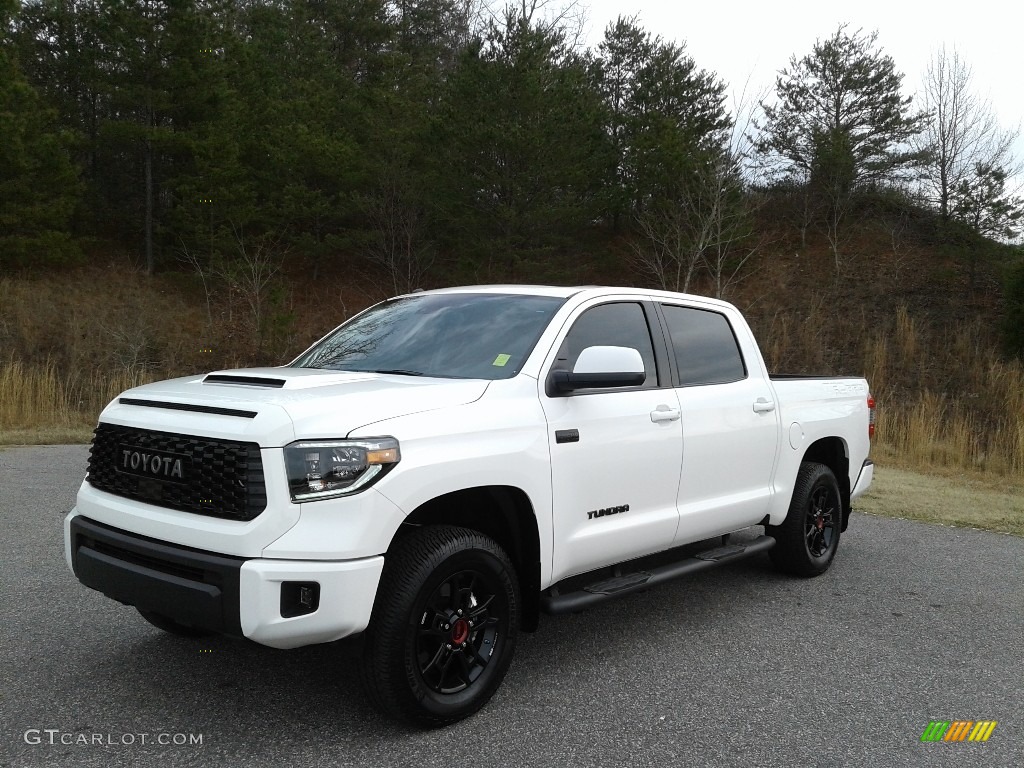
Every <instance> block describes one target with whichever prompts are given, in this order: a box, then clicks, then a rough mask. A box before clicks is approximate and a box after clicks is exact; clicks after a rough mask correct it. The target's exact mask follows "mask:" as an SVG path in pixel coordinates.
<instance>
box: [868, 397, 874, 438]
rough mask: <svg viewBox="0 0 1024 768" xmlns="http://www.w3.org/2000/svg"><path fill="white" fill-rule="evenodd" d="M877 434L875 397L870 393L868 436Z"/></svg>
mask: <svg viewBox="0 0 1024 768" xmlns="http://www.w3.org/2000/svg"><path fill="white" fill-rule="evenodd" d="M874 436H875V398H873V397H872V396H871V395H870V394H869V395H868V438H869V439H870V438H872V437H874Z"/></svg>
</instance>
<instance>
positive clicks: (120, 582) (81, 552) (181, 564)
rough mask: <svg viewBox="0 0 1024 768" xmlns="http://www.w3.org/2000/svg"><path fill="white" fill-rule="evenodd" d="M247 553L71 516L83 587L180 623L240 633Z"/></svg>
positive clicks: (73, 549)
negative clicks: (190, 544)
mask: <svg viewBox="0 0 1024 768" xmlns="http://www.w3.org/2000/svg"><path fill="white" fill-rule="evenodd" d="M245 560H246V559H245V558H242V557H231V556H228V555H219V554H215V553H213V552H206V551H204V550H200V549H192V548H191V547H182V546H178V545H176V544H169V543H167V542H163V541H158V540H156V539H151V538H148V537H146V536H139V535H137V534H134V533H129V532H128V531H123V530H121V529H119V528H114V527H112V526H109V525H104V524H103V523H98V522H96V521H95V520H90V519H89V518H86V517H83V516H81V515H79V516H77V517H75V518H73V519H72V520H71V564H72V569H73V570H74V572H75V576H77V577H78V580H79V581H81V582H82V583H83V584H84V585H85V586H87V587H90V588H91V589H95V590H97V591H99V592H102V593H103V594H105V595H106V596H107V597H110V598H112V599H114V600H117V601H118V602H120V603H124V604H125V605H133V606H135V607H137V608H141V609H142V610H147V611H153V612H155V613H159V614H160V615H161V616H166V617H167V618H169V619H172V620H174V621H176V622H178V623H180V624H184V625H186V626H190V627H197V628H201V629H207V630H211V631H213V632H220V633H222V634H228V635H236V636H239V637H241V636H242V623H241V617H240V613H239V604H240V588H239V573H240V570H241V567H242V564H243V563H244V562H245Z"/></svg>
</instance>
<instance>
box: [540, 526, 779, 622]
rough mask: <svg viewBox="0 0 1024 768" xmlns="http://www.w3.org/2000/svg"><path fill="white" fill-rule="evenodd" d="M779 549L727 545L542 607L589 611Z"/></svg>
mask: <svg viewBox="0 0 1024 768" xmlns="http://www.w3.org/2000/svg"><path fill="white" fill-rule="evenodd" d="M774 546H775V539H773V538H772V537H771V536H759V537H757V538H756V539H753V540H752V541H745V542H743V543H742V544H727V545H725V546H721V547H715V548H714V549H708V550H705V551H703V552H698V553H697V554H696V555H694V556H693V557H688V558H686V559H684V560H678V561H676V562H674V563H668V564H667V565H662V566H659V567H657V568H651V569H650V570H647V571H636V572H634V573H626V574H623V575H621V576H614V577H612V578H610V579H605V580H603V581H598V582H595V583H593V584H588V585H587V586H585V587H583V588H582V589H580V590H578V591H575V592H566V593H565V594H560V593H559V592H558V591H557V588H555V589H552V590H551V591H550V592H548V593H545V594H543V595H541V598H540V607H541V610H543V611H544V612H545V613H552V614H559V613H575V612H576V611H582V610H584V609H586V608H589V607H590V606H592V605H597V604H598V603H603V602H604V601H605V600H610V599H612V598H615V597H621V596H622V595H628V594H629V593H630V592H636V591H638V590H641V589H647V588H648V587H653V586H654V585H655V584H661V583H663V582H666V581H671V580H672V579H676V578H678V577H680V576H685V575H686V574H688V573H696V572H697V571H703V570H704V569H706V568H714V567H715V566H716V565H722V564H723V563H731V562H733V561H735V560H742V559H743V558H746V557H750V556H751V555H756V554H758V553H759V552H766V551H767V550H769V549H771V548H772V547H774Z"/></svg>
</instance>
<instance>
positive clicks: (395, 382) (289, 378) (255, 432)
mask: <svg viewBox="0 0 1024 768" xmlns="http://www.w3.org/2000/svg"><path fill="white" fill-rule="evenodd" d="M489 383H490V382H489V381H485V380H481V379H437V378H428V377H420V376H405V375H400V374H382V373H356V372H346V371H328V370H317V369H312V368H240V369H234V370H226V371H214V372H213V373H210V374H207V375H205V376H188V377H185V378H180V379H170V380H167V381H158V382H155V383H153V384H146V385H143V386H141V387H135V388H134V389H130V390H128V391H127V392H124V393H123V394H122V395H121V396H120V397H119V398H118V399H117V400H115V401H114V402H113V403H111V405H110V406H108V408H107V409H106V410H105V411H104V413H103V415H102V416H101V419H102V420H104V421H115V422H118V423H124V424H130V425H137V426H149V427H152V428H154V429H166V428H167V424H168V420H169V419H173V422H174V423H175V424H176V425H178V427H179V428H178V429H176V430H174V431H179V432H183V433H186V434H187V433H190V432H196V431H197V429H198V430H200V431H199V432H198V434H209V435H211V436H225V437H227V436H229V435H228V434H227V433H232V432H233V433H234V434H235V435H236V436H237V437H242V438H245V439H250V440H255V441H256V442H258V443H259V444H260V445H261V446H262V447H264V448H270V447H279V446H281V445H284V444H286V443H288V442H291V441H292V440H295V439H303V440H310V439H321V438H338V437H345V436H347V435H348V434H349V433H350V432H352V431H353V430H355V429H358V428H359V427H361V426H363V425H365V424H370V423H372V422H375V421H382V420H384V419H393V418H396V417H400V416H406V415H409V414H413V413H420V412H423V411H431V410H435V409H438V408H450V407H452V406H458V405H464V404H466V403H471V402H473V401H474V400H477V399H479V398H480V397H481V396H482V395H483V393H484V392H485V391H486V390H487V385H488V384H489ZM243 422H244V424H243ZM197 424H200V425H201V428H200V427H197V426H196V425H197Z"/></svg>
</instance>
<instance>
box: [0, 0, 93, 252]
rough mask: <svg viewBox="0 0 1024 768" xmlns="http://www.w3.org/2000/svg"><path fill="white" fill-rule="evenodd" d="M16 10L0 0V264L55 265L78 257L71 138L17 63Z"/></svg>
mask: <svg viewBox="0 0 1024 768" xmlns="http://www.w3.org/2000/svg"><path fill="white" fill-rule="evenodd" d="M16 10H17V3H16V1H15V0H0V136H2V137H3V140H2V141H0V266H4V265H28V264H41V263H47V262H49V263H60V262H65V261H67V260H69V259H74V258H75V257H77V256H78V255H79V251H78V248H77V246H76V245H75V243H74V242H73V241H72V240H71V237H70V233H69V229H68V227H69V222H70V218H71V215H72V213H73V212H74V209H75V206H76V205H77V203H78V198H79V193H80V185H79V183H78V171H77V169H76V168H75V166H74V165H73V163H72V162H71V158H70V152H69V147H70V145H71V137H70V136H69V135H68V134H67V133H65V132H62V131H60V130H59V128H58V127H57V126H56V113H55V112H54V111H53V110H51V109H48V108H47V107H46V105H45V104H44V103H43V102H42V100H41V99H40V97H39V94H38V93H36V91H35V89H33V88H32V86H31V85H29V83H28V81H27V80H26V78H25V76H24V75H23V73H22V71H21V68H20V66H19V64H18V60H17V55H16V47H15V44H14V41H13V39H12V37H11V35H10V30H11V29H12V19H13V15H14V13H15V12H16Z"/></svg>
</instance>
